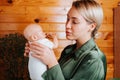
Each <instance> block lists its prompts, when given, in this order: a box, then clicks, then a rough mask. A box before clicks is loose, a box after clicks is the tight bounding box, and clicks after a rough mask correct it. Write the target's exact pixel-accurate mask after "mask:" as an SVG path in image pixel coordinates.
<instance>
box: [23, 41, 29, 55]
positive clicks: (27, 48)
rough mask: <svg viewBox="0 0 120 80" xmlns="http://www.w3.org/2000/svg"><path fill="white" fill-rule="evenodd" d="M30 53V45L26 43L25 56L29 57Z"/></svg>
mask: <svg viewBox="0 0 120 80" xmlns="http://www.w3.org/2000/svg"><path fill="white" fill-rule="evenodd" d="M29 52H30V48H29V43H26V44H25V52H24V56H26V57H28V55H29Z"/></svg>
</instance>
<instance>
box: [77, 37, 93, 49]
mask: <svg viewBox="0 0 120 80" xmlns="http://www.w3.org/2000/svg"><path fill="white" fill-rule="evenodd" d="M90 39H91V37H87V38H83V39H80V40H79V39H78V40H76V44H77V45H76V49H78V48H80V47H81V46H82V45H84V44H85V43H86V42H87V41H88V40H90Z"/></svg>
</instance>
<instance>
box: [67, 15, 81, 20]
mask: <svg viewBox="0 0 120 80" xmlns="http://www.w3.org/2000/svg"><path fill="white" fill-rule="evenodd" d="M67 17H70V16H69V15H68V14H67ZM70 18H71V19H76V20H80V19H79V18H77V17H70Z"/></svg>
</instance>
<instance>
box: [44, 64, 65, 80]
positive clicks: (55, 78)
mask: <svg viewBox="0 0 120 80" xmlns="http://www.w3.org/2000/svg"><path fill="white" fill-rule="evenodd" d="M42 77H43V78H44V80H65V79H64V76H63V74H62V71H61V68H60V65H59V64H57V65H55V66H53V67H52V68H50V69H48V70H47V71H46V72H44V73H43V75H42Z"/></svg>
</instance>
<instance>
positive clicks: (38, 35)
mask: <svg viewBox="0 0 120 80" xmlns="http://www.w3.org/2000/svg"><path fill="white" fill-rule="evenodd" d="M23 34H24V37H25V38H26V39H27V40H28V41H37V40H39V39H43V38H45V34H44V32H43V30H42V28H41V26H40V25H38V24H29V25H28V26H27V27H26V28H25V29H24V32H23Z"/></svg>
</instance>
